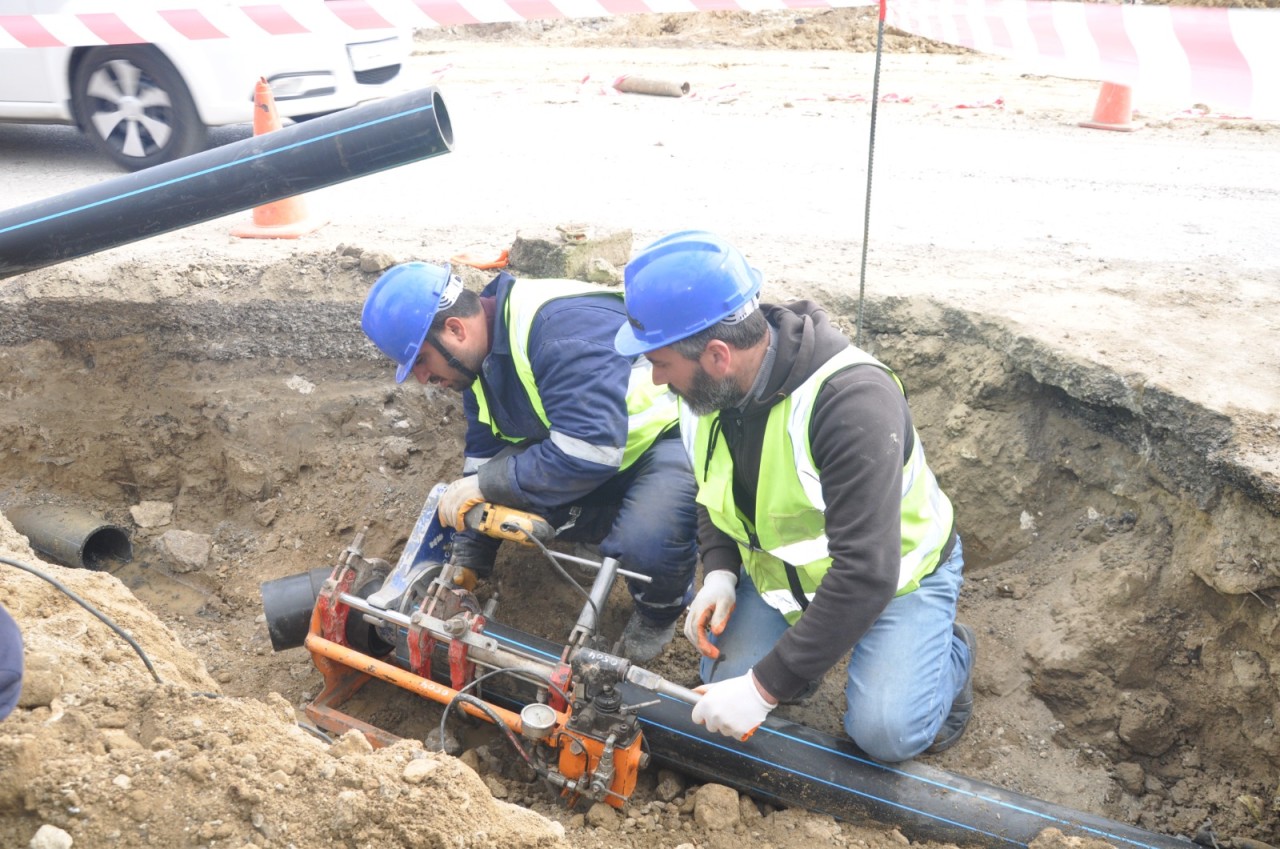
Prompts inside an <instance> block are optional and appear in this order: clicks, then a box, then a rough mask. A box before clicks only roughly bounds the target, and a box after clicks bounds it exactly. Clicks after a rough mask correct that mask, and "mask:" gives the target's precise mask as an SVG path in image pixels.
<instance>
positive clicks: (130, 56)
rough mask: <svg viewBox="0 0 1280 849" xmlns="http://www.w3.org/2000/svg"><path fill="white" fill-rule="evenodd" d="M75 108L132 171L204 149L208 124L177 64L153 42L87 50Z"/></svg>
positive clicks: (102, 146)
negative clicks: (201, 115)
mask: <svg viewBox="0 0 1280 849" xmlns="http://www.w3.org/2000/svg"><path fill="white" fill-rule="evenodd" d="M71 108H72V111H73V112H74V113H75V116H76V123H77V124H79V126H80V129H82V130H83V131H84V132H85V133H86V134H88V136H89V139H90V140H91V141H92V142H93V144H94V146H95V147H97V148H98V149H99V150H101V151H102V152H103V153H105V154H106V155H107V156H109V157H111V159H113V160H114V161H115V162H116V163H117V164H119V165H121V166H123V167H124V168H126V169H128V170H130V171H138V170H140V169H143V168H150V167H151V166H152V165H159V164H160V163H161V162H171V161H173V160H174V159H178V158H180V157H183V156H187V155H189V154H192V153H196V152H197V151H200V150H203V149H204V147H205V143H206V139H207V133H208V131H207V128H206V127H205V125H204V124H203V123H202V122H201V121H200V116H199V114H198V113H197V112H196V105H195V101H193V100H192V99H191V92H190V91H189V90H188V89H187V85H186V83H184V82H183V81H182V76H181V75H180V74H179V73H178V71H177V69H176V68H174V67H173V64H172V63H171V62H170V61H169V60H168V59H166V58H165V57H164V55H163V54H161V53H160V51H159V50H157V49H156V48H155V47H153V46H151V45H149V44H142V45H120V46H113V47H100V48H95V49H93V50H90V51H89V52H88V53H86V54H85V55H84V57H83V59H82V60H81V61H80V64H79V65H78V66H77V67H76V70H75V75H74V77H73V79H72V81H71Z"/></svg>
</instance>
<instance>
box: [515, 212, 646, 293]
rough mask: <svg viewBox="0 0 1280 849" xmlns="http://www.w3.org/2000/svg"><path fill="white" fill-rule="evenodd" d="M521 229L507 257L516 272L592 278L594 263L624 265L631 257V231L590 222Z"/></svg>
mask: <svg viewBox="0 0 1280 849" xmlns="http://www.w3.org/2000/svg"><path fill="white" fill-rule="evenodd" d="M562 227H563V228H564V229H558V228H550V229H547V228H543V229H530V230H520V231H519V232H517V233H516V239H515V242H513V243H512V245H511V251H510V253H509V255H508V258H507V264H508V266H509V268H510V270H511V271H512V273H514V274H516V276H518V277H519V276H522V277H542V278H562V279H563V278H568V279H571V280H590V279H591V278H590V275H591V273H592V272H593V270H595V273H596V274H599V273H600V272H599V270H598V269H595V266H594V265H593V263H594V262H595V261H596V260H603V261H604V262H605V263H607V264H608V265H610V266H613V267H614V268H615V269H616V268H621V267H622V266H624V265H626V264H627V260H628V259H630V258H631V242H632V237H631V231H630V230H617V231H613V232H607V231H602V230H600V229H598V228H593V227H589V226H586V225H578V224H575V225H562Z"/></svg>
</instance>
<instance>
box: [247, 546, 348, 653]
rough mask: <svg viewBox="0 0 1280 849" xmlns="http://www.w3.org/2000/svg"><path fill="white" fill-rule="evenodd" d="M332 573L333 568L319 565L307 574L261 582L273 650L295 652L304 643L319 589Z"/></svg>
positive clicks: (260, 587)
mask: <svg viewBox="0 0 1280 849" xmlns="http://www.w3.org/2000/svg"><path fill="white" fill-rule="evenodd" d="M331 574H333V567H332V566H319V567H317V568H315V569H312V570H311V571H310V572H300V573H298V574H297V575H288V576H286V577H284V578H277V579H275V580H274V581H263V582H262V584H261V585H260V586H259V587H258V589H259V590H260V591H261V593H262V613H263V615H264V616H265V617H266V619H267V633H268V634H269V635H270V636H271V648H272V650H274V651H284V650H285V649H295V648H297V647H298V646H300V645H302V644H303V643H304V642H306V640H307V630H308V629H309V628H310V627H311V611H312V610H314V609H315V606H316V599H317V598H319V597H320V588H321V587H322V586H323V585H324V582H325V580H326V579H328V577H329V576H330V575H331Z"/></svg>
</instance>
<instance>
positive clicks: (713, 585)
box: [615, 231, 975, 763]
mask: <svg viewBox="0 0 1280 849" xmlns="http://www.w3.org/2000/svg"><path fill="white" fill-rule="evenodd" d="M625 278H626V285H625V292H626V306H627V313H628V316H629V322H628V323H627V324H625V325H623V326H622V327H621V328H620V329H619V331H618V334H617V338H616V340H615V344H616V345H617V348H618V350H619V351H620V352H621V353H623V354H626V355H635V354H645V355H646V356H647V357H648V359H649V361H650V362H652V363H653V379H654V381H655V382H656V383H659V384H667V385H669V386H670V388H671V390H672V391H673V392H674V393H675V394H676V395H678V396H679V397H680V399H681V417H680V429H681V437H682V440H683V442H684V446H685V449H686V451H687V452H688V454H689V458H690V461H691V463H692V466H693V473H694V476H695V477H696V479H697V485H698V496H697V500H698V519H699V521H698V547H699V550H700V553H701V555H702V562H703V567H704V578H703V584H702V588H701V590H699V592H698V594H697V596H696V597H695V598H694V601H693V603H692V604H691V605H690V608H689V615H688V618H687V619H686V623H685V635H686V636H687V637H689V639H690V640H691V641H692V642H693V643H694V645H695V646H697V647H699V650H700V651H702V653H703V654H704V657H703V659H702V661H701V666H700V672H701V675H702V680H703V681H704V682H706V683H705V684H704V685H703V686H701V687H699V688H698V692H700V693H701V694H702V697H701V699H700V700H699V702H698V703H697V705H696V706H695V707H694V710H693V719H694V721H696V722H699V723H704V724H705V725H706V726H707V728H708V729H710V730H712V731H716V732H719V733H722V734H725V735H728V736H731V737H735V738H739V739H746V737H747V736H749V735H750V734H751V733H752V732H753V731H754V730H755V729H756V727H757V726H759V724H760V723H761V722H763V721H764V719H765V717H766V716H768V714H769V712H770V711H771V710H773V709H774V708H775V707H776V706H777V705H778V703H779V702H780V701H791V700H795V699H797V698H799V697H802V696H803V694H804V693H805V692H806V690H808V689H810V688H811V687H816V685H817V683H818V682H819V681H820V680H821V679H822V677H823V675H824V674H825V673H826V672H827V671H828V670H829V669H831V667H833V666H835V665H836V664H837V663H838V662H839V661H840V660H842V659H844V658H848V683H847V685H846V689H845V695H846V696H847V698H848V710H847V711H846V713H845V717H844V726H845V730H846V731H847V732H848V734H849V736H850V738H852V740H853V741H854V742H855V743H856V744H857V745H858V746H859V747H860V748H861V749H862V750H863V751H865V752H866V753H867V754H869V755H870V756H871V757H873V758H876V759H877V760H881V761H885V762H890V763H894V762H899V761H904V760H908V759H910V758H912V757H915V756H916V755H918V754H920V753H921V752H924V751H926V750H929V751H941V750H943V749H945V748H948V747H950V746H951V745H953V744H954V743H955V742H956V740H958V739H959V738H960V735H961V734H962V733H963V731H964V728H965V726H966V724H967V723H968V720H969V716H970V714H971V712H972V709H973V689H972V681H971V672H972V664H973V656H974V645H975V644H974V636H973V632H972V631H971V630H970V629H969V628H968V627H967V626H965V625H961V624H957V623H956V622H955V615H956V602H957V599H958V597H959V593H960V585H961V583H962V580H963V579H962V577H961V571H962V568H963V558H962V556H961V549H960V538H959V536H958V535H957V534H956V530H955V525H954V512H953V510H952V506H951V502H950V501H949V500H948V498H947V496H946V495H945V494H944V493H943V492H942V490H941V489H940V488H939V487H938V484H937V481H936V480H935V479H934V476H933V473H932V472H931V471H930V470H929V467H928V465H927V464H926V462H925V456H924V447H923V446H922V445H921V444H920V439H919V436H918V434H917V433H916V431H915V428H914V425H913V424H912V419H911V411H910V410H909V408H908V406H907V400H906V397H905V395H904V393H903V389H902V385H901V383H900V382H899V381H898V378H897V377H896V376H895V375H894V373H893V372H892V371H890V370H889V369H888V368H887V367H886V366H885V365H883V364H882V363H880V362H878V361H877V360H876V359H875V358H873V357H872V356H871V355H870V354H867V353H866V352H864V351H862V350H860V349H858V348H856V347H853V346H852V345H851V344H850V343H849V340H848V339H847V338H845V336H844V335H843V334H841V333H840V332H839V331H838V330H836V329H835V328H834V327H833V326H832V325H831V324H830V322H829V321H828V319H827V315H826V312H825V311H824V310H823V309H822V308H821V307H819V306H817V305H816V304H814V303H812V302H810V301H800V302H798V303H795V304H791V305H790V306H773V305H768V304H760V303H759V301H758V294H759V291H760V283H761V277H760V273H759V272H758V271H757V270H755V269H754V268H751V267H750V266H749V265H748V264H747V262H746V260H745V259H744V258H743V256H742V255H741V254H740V253H739V252H738V251H737V250H736V249H735V248H734V247H733V246H732V245H729V244H728V243H726V242H724V241H723V240H722V239H720V238H718V237H716V236H714V235H712V234H710V233H705V232H701V231H684V232H679V233H674V234H671V235H669V236H666V237H664V238H662V239H659V240H658V241H656V242H654V243H653V244H651V245H649V246H648V247H647V248H645V249H644V250H642V251H641V252H640V253H639V254H638V255H636V256H635V257H634V258H633V259H632V260H631V262H629V263H628V264H627V267H626V272H625ZM743 567H745V568H743ZM731 613H732V615H730V614H731ZM713 658H718V659H719V660H718V662H716V661H714V660H713Z"/></svg>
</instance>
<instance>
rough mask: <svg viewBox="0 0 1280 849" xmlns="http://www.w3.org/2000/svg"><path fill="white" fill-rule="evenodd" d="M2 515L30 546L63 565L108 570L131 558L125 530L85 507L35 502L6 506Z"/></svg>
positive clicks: (130, 546) (130, 545)
mask: <svg viewBox="0 0 1280 849" xmlns="http://www.w3.org/2000/svg"><path fill="white" fill-rule="evenodd" d="M4 515H5V517H6V518H7V519H8V520H9V521H10V522H11V523H12V524H13V527H14V529H15V530H17V532H18V533H20V534H22V535H23V536H24V537H26V538H27V540H28V541H29V542H30V543H31V547H32V548H34V549H35V550H36V551H38V552H40V553H41V554H43V555H45V556H47V557H48V558H49V559H51V560H53V561H54V562H55V563H61V564H62V565H63V566H71V567H74V568H78V569H94V570H97V571H104V570H105V571H110V570H111V569H112V568H113V567H114V566H116V565H118V564H120V563H128V562H129V561H130V560H132V559H133V543H131V542H130V541H129V533H128V531H126V530H125V529H124V528H122V527H120V526H119V525H113V524H111V523H110V522H105V521H103V520H102V518H101V517H99V516H95V515H93V514H92V513H90V512H88V511H86V510H81V509H79V508H76V507H60V506H58V505H55V504H36V505H31V506H26V507H10V508H7V509H6V510H5V511H4Z"/></svg>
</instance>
